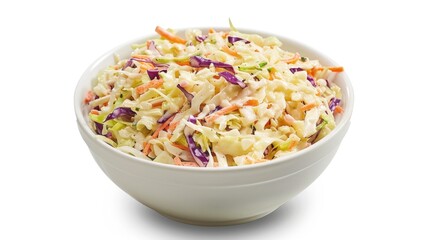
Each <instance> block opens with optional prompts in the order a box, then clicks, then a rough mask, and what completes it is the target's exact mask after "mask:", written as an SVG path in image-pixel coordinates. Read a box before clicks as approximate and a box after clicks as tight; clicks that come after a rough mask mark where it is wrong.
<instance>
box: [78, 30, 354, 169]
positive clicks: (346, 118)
mask: <svg viewBox="0 0 429 240" xmlns="http://www.w3.org/2000/svg"><path fill="white" fill-rule="evenodd" d="M187 29H199V30H201V31H203V32H204V31H207V30H208V29H209V28H208V27H190V28H178V29H175V30H176V31H177V32H178V33H179V35H180V34H181V33H184V31H186V30H187ZM214 29H216V30H218V31H227V30H229V28H225V27H214ZM239 31H240V32H243V33H249V34H258V35H261V36H275V37H277V38H279V40H280V41H281V42H282V43H283V44H285V43H292V44H293V45H296V46H299V48H303V49H305V50H306V51H309V52H312V53H314V54H315V55H317V56H321V57H323V58H325V59H327V60H328V61H330V62H331V63H333V64H335V65H338V64H337V63H336V62H335V61H334V60H332V59H331V58H330V57H328V56H327V55H325V54H323V53H322V52H320V51H318V50H315V49H314V48H312V47H310V46H308V45H306V44H304V43H302V42H299V41H296V40H294V39H292V38H289V37H285V36H283V35H279V34H273V33H270V32H265V31H259V30H252V29H246V28H239ZM154 37H157V35H156V34H147V35H143V36H141V37H138V38H135V39H132V40H129V41H126V42H123V43H121V44H119V45H117V46H116V47H114V48H112V49H111V50H109V51H107V52H105V53H104V54H102V55H101V56H100V57H98V58H97V59H96V60H95V61H93V62H92V63H91V64H90V65H89V66H88V67H87V68H86V70H85V71H84V72H83V74H82V75H81V77H80V78H79V81H78V82H77V84H76V87H75V92H74V111H75V115H76V120H77V123H78V127H80V128H81V130H83V131H84V132H85V133H86V134H87V135H88V136H91V137H92V140H94V142H96V144H98V145H99V146H100V147H102V148H103V149H105V150H106V151H113V152H114V153H116V154H119V155H120V156H121V157H122V158H123V159H121V160H126V161H131V162H137V163H141V164H147V165H149V166H151V167H156V168H159V169H164V170H174V171H184V172H195V171H197V172H201V171H203V172H231V171H233V172H235V171H248V170H250V169H259V168H267V167H269V166H275V165H278V164H282V163H284V162H289V161H292V160H293V159H299V157H300V156H302V155H305V154H307V153H309V152H311V151H314V150H316V149H318V148H321V147H322V146H323V145H325V144H327V143H328V142H329V140H330V139H332V138H333V137H334V136H336V135H337V134H339V133H340V132H341V131H342V130H343V129H344V128H347V127H348V125H349V123H350V119H351V116H352V112H353V107H354V91H353V86H352V83H351V81H350V79H349V77H348V75H347V73H346V72H345V71H343V72H341V73H340V74H341V77H342V79H343V81H344V86H345V88H344V87H343V88H341V92H342V94H343V96H347V97H348V98H347V100H346V103H347V107H346V108H345V109H344V112H343V113H342V114H343V115H342V117H341V120H340V121H339V122H338V123H337V126H336V127H335V128H334V130H333V131H331V132H330V133H329V134H328V135H327V136H325V137H324V138H322V139H321V140H319V141H318V142H317V143H315V144H314V145H311V146H309V147H307V148H305V149H302V150H299V151H297V152H294V153H291V154H288V155H284V156H281V157H278V158H276V159H273V160H271V161H266V162H262V163H257V164H251V165H244V166H234V167H217V168H202V167H190V166H176V165H170V164H165V163H158V162H153V161H151V160H150V159H141V158H138V157H135V156H132V155H130V154H127V153H124V152H122V151H120V150H118V149H116V148H114V147H112V146H110V145H108V144H107V143H105V142H103V141H101V140H98V139H96V134H95V133H94V132H93V131H92V130H91V129H90V127H89V125H88V124H87V122H86V120H85V118H84V116H83V114H82V99H80V98H79V95H80V92H79V91H81V90H82V85H85V83H87V81H91V80H92V79H93V78H94V77H95V75H94V76H92V77H90V76H88V75H89V74H90V73H91V72H92V71H93V69H94V67H96V66H97V65H98V64H99V63H100V62H101V61H103V60H105V59H106V58H108V57H112V56H113V55H114V54H115V53H116V52H118V51H119V50H120V49H123V48H125V47H130V46H131V44H133V43H138V42H143V41H145V40H147V39H150V38H154ZM130 49H131V48H130ZM345 93H347V94H345ZM88 147H89V146H88Z"/></svg>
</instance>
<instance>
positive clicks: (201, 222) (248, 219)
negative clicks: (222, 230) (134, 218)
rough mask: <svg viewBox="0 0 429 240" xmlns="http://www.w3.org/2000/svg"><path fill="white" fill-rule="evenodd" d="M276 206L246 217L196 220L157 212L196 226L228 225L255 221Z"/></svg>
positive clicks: (272, 210)
mask: <svg viewBox="0 0 429 240" xmlns="http://www.w3.org/2000/svg"><path fill="white" fill-rule="evenodd" d="M277 208H278V207H276V208H274V209H271V210H269V211H266V212H263V213H260V214H257V215H254V216H251V217H246V218H240V219H234V220H225V221H223V220H213V221H211V220H198V219H185V218H180V217H176V216H172V215H169V214H166V213H162V212H158V213H159V214H161V215H163V216H164V217H166V218H169V219H171V220H174V221H177V222H181V223H186V224H191V225H198V226H213V227H215V226H229V225H237V224H243V223H248V222H252V221H255V220H257V219H260V218H263V217H265V216H267V215H268V214H270V213H272V212H274V211H275V210H277Z"/></svg>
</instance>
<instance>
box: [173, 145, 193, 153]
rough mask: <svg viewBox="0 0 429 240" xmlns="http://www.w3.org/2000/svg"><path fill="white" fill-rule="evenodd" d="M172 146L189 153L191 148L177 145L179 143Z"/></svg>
mask: <svg viewBox="0 0 429 240" xmlns="http://www.w3.org/2000/svg"><path fill="white" fill-rule="evenodd" d="M171 145H173V147H177V148H179V149H182V150H183V151H188V152H189V148H187V147H185V146H183V145H180V144H177V143H172V144H171Z"/></svg>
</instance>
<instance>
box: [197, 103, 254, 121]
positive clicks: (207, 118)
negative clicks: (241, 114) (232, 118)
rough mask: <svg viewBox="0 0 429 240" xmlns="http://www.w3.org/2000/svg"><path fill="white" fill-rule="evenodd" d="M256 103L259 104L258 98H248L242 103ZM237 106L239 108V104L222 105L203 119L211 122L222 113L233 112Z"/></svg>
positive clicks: (248, 104)
mask: <svg viewBox="0 0 429 240" xmlns="http://www.w3.org/2000/svg"><path fill="white" fill-rule="evenodd" d="M258 105H259V102H258V100H256V99H250V100H247V101H246V102H245V103H244V104H243V106H258ZM239 108H240V106H239V105H237V104H233V105H231V106H228V107H224V108H222V109H220V110H219V111H217V112H214V113H212V114H210V115H207V116H206V117H205V118H204V119H205V120H206V122H213V121H214V120H216V119H217V118H218V117H220V116H222V115H225V114H228V113H231V112H234V111H235V110H237V109H239Z"/></svg>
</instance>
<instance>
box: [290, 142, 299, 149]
mask: <svg viewBox="0 0 429 240" xmlns="http://www.w3.org/2000/svg"><path fill="white" fill-rule="evenodd" d="M296 144H298V142H297V141H292V142H291V143H290V145H289V150H291V149H292V148H294V147H295V146H296Z"/></svg>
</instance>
